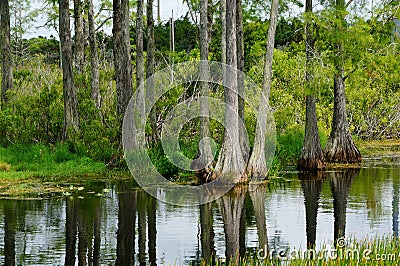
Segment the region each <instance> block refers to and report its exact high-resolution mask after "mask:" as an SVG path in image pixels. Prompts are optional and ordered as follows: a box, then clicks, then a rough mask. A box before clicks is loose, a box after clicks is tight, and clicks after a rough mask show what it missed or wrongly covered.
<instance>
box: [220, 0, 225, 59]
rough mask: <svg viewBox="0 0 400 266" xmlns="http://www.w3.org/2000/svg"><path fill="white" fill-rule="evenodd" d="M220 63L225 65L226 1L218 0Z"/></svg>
mask: <svg viewBox="0 0 400 266" xmlns="http://www.w3.org/2000/svg"><path fill="white" fill-rule="evenodd" d="M220 9H221V10H220V13H221V14H220V19H221V33H222V34H221V63H222V64H226V0H220Z"/></svg>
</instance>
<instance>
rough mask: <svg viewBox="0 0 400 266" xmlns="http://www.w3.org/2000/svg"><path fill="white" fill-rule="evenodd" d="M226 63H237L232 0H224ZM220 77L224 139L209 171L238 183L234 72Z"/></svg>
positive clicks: (240, 163) (239, 164)
mask: <svg viewBox="0 0 400 266" xmlns="http://www.w3.org/2000/svg"><path fill="white" fill-rule="evenodd" d="M226 6H227V12H226V28H227V29H226V45H227V46H226V60H227V61H226V63H227V64H228V65H229V66H231V67H233V68H236V67H237V49H236V0H227V1H226ZM225 74H226V78H224V83H225V84H224V85H225V90H224V98H225V103H226V108H225V118H224V128H225V133H224V143H223V144H222V148H221V151H220V154H219V157H218V163H217V165H216V167H215V171H214V173H213V175H214V177H218V176H223V177H226V178H229V181H231V182H235V183H238V182H240V181H245V180H243V179H241V178H242V176H243V171H244V167H245V165H244V164H245V163H244V161H243V155H242V152H241V149H240V140H239V117H238V92H237V72H236V71H234V70H228V71H226V73H225Z"/></svg>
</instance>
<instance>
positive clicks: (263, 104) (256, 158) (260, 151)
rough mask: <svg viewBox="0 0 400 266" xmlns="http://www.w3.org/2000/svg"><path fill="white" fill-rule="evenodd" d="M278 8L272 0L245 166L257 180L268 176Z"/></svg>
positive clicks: (275, 0)
mask: <svg viewBox="0 0 400 266" xmlns="http://www.w3.org/2000/svg"><path fill="white" fill-rule="evenodd" d="M278 7H279V0H273V1H272V4H271V15H270V24H269V29H268V39H267V53H266V56H265V66H264V78H263V92H262V95H261V97H260V106H259V108H258V117H257V126H256V135H255V138H254V147H253V151H252V154H251V156H250V160H249V163H248V165H247V175H248V176H254V177H257V178H266V177H267V176H268V168H267V163H266V160H265V140H266V130H267V115H268V109H269V95H270V91H271V83H272V60H273V56H274V42H275V32H276V26H277V22H278Z"/></svg>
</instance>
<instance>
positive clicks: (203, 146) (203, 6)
mask: <svg viewBox="0 0 400 266" xmlns="http://www.w3.org/2000/svg"><path fill="white" fill-rule="evenodd" d="M208 10H209V9H208V0H201V2H200V59H201V60H203V61H202V62H201V63H200V75H201V77H200V78H201V80H209V76H210V73H209V72H210V70H209V69H208V63H207V61H208V53H209V42H210V39H209V24H208V19H209V16H208V13H209V12H208ZM200 86H201V89H200V96H202V98H201V102H200V106H201V107H200V109H201V114H200V115H201V116H200V142H199V148H198V159H197V160H195V161H194V162H195V163H194V164H195V165H192V168H194V169H202V173H203V175H204V176H208V174H209V173H210V172H211V171H212V165H213V163H214V158H213V154H212V151H211V145H210V138H209V137H210V119H209V103H208V99H207V97H208V96H209V90H210V89H209V84H208V82H201V83H200Z"/></svg>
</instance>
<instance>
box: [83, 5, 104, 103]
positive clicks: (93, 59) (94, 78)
mask: <svg viewBox="0 0 400 266" xmlns="http://www.w3.org/2000/svg"><path fill="white" fill-rule="evenodd" d="M86 5H87V17H88V24H89V44H90V63H91V81H90V82H91V83H90V86H91V97H92V100H93V101H94V104H95V106H96V108H97V109H100V107H101V94H100V77H99V53H98V50H97V37H96V29H95V22H94V12H93V0H86Z"/></svg>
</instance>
